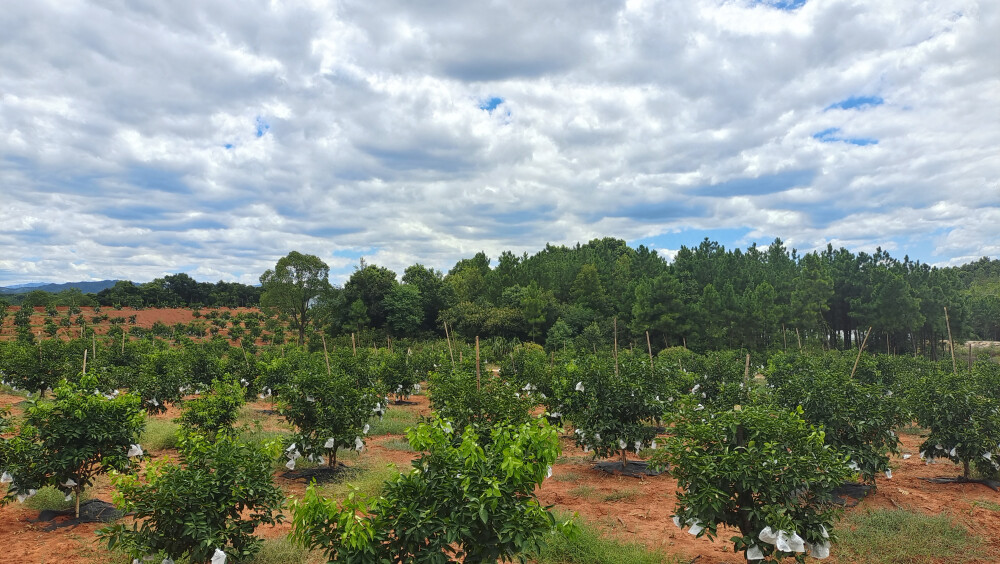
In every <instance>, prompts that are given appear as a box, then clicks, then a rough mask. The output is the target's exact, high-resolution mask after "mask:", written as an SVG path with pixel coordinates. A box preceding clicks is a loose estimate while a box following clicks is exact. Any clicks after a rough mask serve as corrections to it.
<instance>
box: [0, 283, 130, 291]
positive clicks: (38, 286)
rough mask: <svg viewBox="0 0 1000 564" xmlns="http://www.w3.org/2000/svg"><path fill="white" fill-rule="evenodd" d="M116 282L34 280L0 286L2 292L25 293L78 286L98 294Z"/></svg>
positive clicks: (82, 289)
mask: <svg viewBox="0 0 1000 564" xmlns="http://www.w3.org/2000/svg"><path fill="white" fill-rule="evenodd" d="M115 282H117V280H100V281H97V282H64V283H62V284H45V283H40V282H32V283H30V284H17V285H16V286H8V287H4V286H0V294H25V293H27V292H31V291H34V290H43V291H45V292H51V293H53V294H55V293H57V292H62V291H63V290H69V289H70V288H77V289H79V290H80V291H81V292H83V293H84V294H88V293H95V294H96V293H97V292H100V291H101V290H104V289H105V288H110V287H112V286H114V285H115Z"/></svg>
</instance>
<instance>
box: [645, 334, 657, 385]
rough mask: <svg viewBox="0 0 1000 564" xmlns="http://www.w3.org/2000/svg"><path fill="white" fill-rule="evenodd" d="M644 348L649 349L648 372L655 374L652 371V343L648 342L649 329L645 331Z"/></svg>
mask: <svg viewBox="0 0 1000 564" xmlns="http://www.w3.org/2000/svg"><path fill="white" fill-rule="evenodd" d="M646 348H647V349H649V374H650V375H652V376H655V375H656V373H655V372H654V371H653V345H652V343H650V342H649V331H646Z"/></svg>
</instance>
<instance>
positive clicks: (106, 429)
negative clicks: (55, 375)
mask: <svg viewBox="0 0 1000 564" xmlns="http://www.w3.org/2000/svg"><path fill="white" fill-rule="evenodd" d="M145 425H146V420H145V417H144V415H143V412H142V408H141V407H140V406H139V398H138V397H136V396H135V395H132V394H122V395H119V396H116V397H109V396H106V395H104V394H102V393H100V392H99V391H98V390H97V378H95V377H94V376H88V375H84V376H81V378H80V381H79V382H78V383H73V382H67V381H64V382H63V383H62V384H61V385H59V386H58V387H56V389H55V398H54V399H53V400H52V401H33V402H31V404H30V405H29V406H28V408H27V409H26V410H25V414H24V422H23V424H22V426H21V429H20V433H19V434H20V437H19V441H18V443H16V444H17V445H19V448H21V451H20V454H21V455H32V456H36V457H38V458H37V459H36V460H33V461H25V460H21V461H19V462H15V464H14V466H15V468H16V469H17V470H24V471H25V472H24V480H22V479H21V476H22V474H20V473H17V474H14V473H12V478H13V483H14V485H16V486H17V487H14V488H11V489H10V490H9V491H8V495H11V494H12V493H14V494H17V493H22V494H23V493H25V488H28V490H27V491H28V492H29V493H30V489H34V487H35V486H41V485H52V486H56V487H58V488H61V489H63V490H64V491H66V492H68V493H67V495H73V496H74V497H75V502H76V516H77V517H79V516H80V494H81V493H82V492H83V490H84V489H85V488H86V487H88V486H90V485H91V484H92V483H93V480H94V478H95V477H96V476H98V475H100V474H105V473H107V472H109V471H111V470H116V471H125V470H128V469H129V468H131V459H132V458H133V457H136V456H141V455H142V449H141V448H140V447H139V446H138V444H137V443H138V441H139V435H140V434H141V433H142V430H143V428H144V427H145Z"/></svg>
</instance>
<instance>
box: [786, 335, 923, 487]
mask: <svg viewBox="0 0 1000 564" xmlns="http://www.w3.org/2000/svg"><path fill="white" fill-rule="evenodd" d="M855 354H856V353H851V352H847V353H839V352H829V353H825V354H823V355H819V356H816V355H801V354H783V353H779V354H777V355H775V356H773V357H772V358H771V360H770V362H769V367H768V375H767V381H768V384H769V385H771V386H772V387H773V388H774V397H775V400H776V402H777V404H778V405H779V406H780V407H782V408H784V409H787V410H793V409H795V408H796V407H797V406H802V408H803V410H804V411H803V419H805V420H806V421H807V422H808V423H810V424H811V425H816V426H822V427H823V429H824V431H825V432H826V442H827V443H828V444H830V445H832V446H833V447H835V448H837V449H839V450H840V451H841V452H844V453H846V454H849V455H850V457H851V463H852V465H853V466H852V467H856V470H857V471H858V472H859V473H860V474H861V476H862V478H863V479H864V480H865V481H866V482H869V483H874V482H875V476H876V475H877V474H878V473H880V472H886V471H888V470H889V469H890V466H889V455H891V454H899V437H898V436H897V435H896V432H895V429H896V428H898V427H900V426H901V425H902V424H903V423H905V422H907V421H908V420H909V416H908V415H907V413H906V410H905V409H904V406H903V398H902V396H901V395H899V394H893V392H892V390H891V389H888V388H886V387H884V386H883V385H881V384H878V383H864V382H862V381H860V376H861V374H862V371H860V370H859V372H858V373H857V374H855V378H851V368H852V366H853V364H854V360H855V358H856V357H855ZM859 367H863V368H864V369H865V370H864V371H863V372H864V374H865V378H866V380H868V381H869V382H878V381H879V378H878V375H877V369H876V368H875V363H874V361H873V360H872V359H871V358H870V357H866V358H864V359H863V362H859Z"/></svg>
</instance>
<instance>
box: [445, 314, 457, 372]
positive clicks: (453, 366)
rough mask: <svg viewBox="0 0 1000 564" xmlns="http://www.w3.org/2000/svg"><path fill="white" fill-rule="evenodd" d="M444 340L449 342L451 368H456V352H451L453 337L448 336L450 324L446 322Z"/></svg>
mask: <svg viewBox="0 0 1000 564" xmlns="http://www.w3.org/2000/svg"><path fill="white" fill-rule="evenodd" d="M444 338H445V339H446V340H447V341H448V354H450V355H451V367H452V368H455V351H453V350H451V337H450V336H449V334H448V322H447V321H445V322H444Z"/></svg>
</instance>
